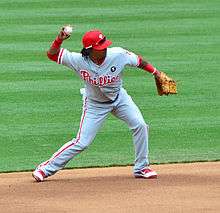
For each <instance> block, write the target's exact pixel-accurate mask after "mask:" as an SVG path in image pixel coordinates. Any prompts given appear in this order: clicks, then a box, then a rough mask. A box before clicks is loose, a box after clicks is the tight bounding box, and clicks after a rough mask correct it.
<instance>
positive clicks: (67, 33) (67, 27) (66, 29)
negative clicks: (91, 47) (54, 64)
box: [58, 25, 72, 41]
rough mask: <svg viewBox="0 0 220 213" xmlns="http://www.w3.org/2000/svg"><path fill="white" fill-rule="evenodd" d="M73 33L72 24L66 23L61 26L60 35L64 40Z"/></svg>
mask: <svg viewBox="0 0 220 213" xmlns="http://www.w3.org/2000/svg"><path fill="white" fill-rule="evenodd" d="M71 33H72V27H71V26H70V25H65V26H63V27H62V28H61V31H60V33H59V34H58V37H59V38H60V39H61V40H62V41H63V40H66V39H68V38H69V37H70V36H71Z"/></svg>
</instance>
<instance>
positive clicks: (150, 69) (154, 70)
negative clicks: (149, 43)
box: [144, 63, 157, 75]
mask: <svg viewBox="0 0 220 213" xmlns="http://www.w3.org/2000/svg"><path fill="white" fill-rule="evenodd" d="M144 70H146V71H148V72H150V73H152V74H153V75H154V74H156V72H157V69H156V68H155V67H153V65H151V64H149V63H148V64H147V65H146V66H145V67H144Z"/></svg>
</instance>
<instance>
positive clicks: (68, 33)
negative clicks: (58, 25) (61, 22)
mask: <svg viewBox="0 0 220 213" xmlns="http://www.w3.org/2000/svg"><path fill="white" fill-rule="evenodd" d="M63 31H64V32H65V33H66V34H67V35H70V34H71V33H72V32H73V28H72V27H71V26H65V27H64V30H63Z"/></svg>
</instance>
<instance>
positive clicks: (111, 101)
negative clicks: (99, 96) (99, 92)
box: [95, 93, 119, 104]
mask: <svg viewBox="0 0 220 213" xmlns="http://www.w3.org/2000/svg"><path fill="white" fill-rule="evenodd" d="M118 96H119V93H118V94H117V96H116V97H115V99H114V100H109V101H104V102H100V101H95V102H97V103H100V104H112V103H114V102H115V101H116V100H117V99H118Z"/></svg>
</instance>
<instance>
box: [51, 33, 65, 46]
mask: <svg viewBox="0 0 220 213" xmlns="http://www.w3.org/2000/svg"><path fill="white" fill-rule="evenodd" d="M62 43H63V40H61V39H60V38H59V36H57V37H56V39H55V40H54V41H53V43H52V46H51V47H53V48H55V49H59V48H60V46H61V44H62Z"/></svg>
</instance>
